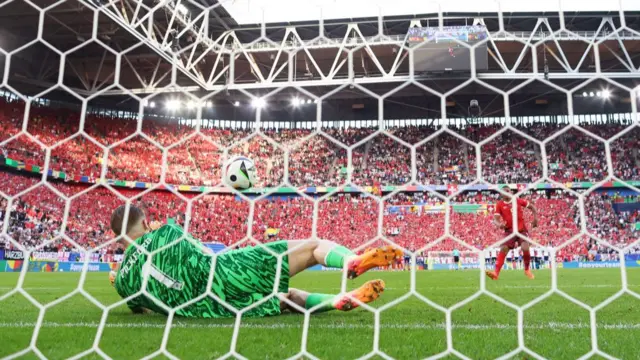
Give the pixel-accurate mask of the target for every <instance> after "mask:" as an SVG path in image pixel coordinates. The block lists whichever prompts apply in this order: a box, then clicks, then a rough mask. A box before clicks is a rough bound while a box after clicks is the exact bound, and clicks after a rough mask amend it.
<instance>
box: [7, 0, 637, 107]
mask: <svg viewBox="0 0 640 360" xmlns="http://www.w3.org/2000/svg"><path fill="white" fill-rule="evenodd" d="M92 1H93V2H83V1H77V0H68V1H64V2H55V1H54V0H32V1H31V2H26V1H10V2H5V3H3V6H2V7H0V48H2V49H4V50H6V51H7V52H9V51H13V54H12V55H11V62H10V68H8V67H6V66H5V64H6V57H5V56H3V55H1V54H0V78H2V76H3V72H4V71H5V69H8V70H9V74H8V76H7V79H8V82H7V83H8V84H9V85H11V86H12V87H13V88H14V89H16V90H18V91H20V92H21V93H22V94H25V95H30V96H36V95H37V94H40V93H41V92H42V91H43V90H45V89H48V88H51V87H53V86H54V85H55V84H56V83H57V82H58V80H59V79H60V74H59V72H60V69H64V75H63V76H62V81H63V83H64V85H65V86H67V87H68V88H70V89H72V90H73V91H74V92H75V93H76V94H79V95H81V96H83V97H87V96H89V95H92V94H93V93H95V92H98V91H104V93H103V95H104V96H100V97H99V99H96V100H91V103H90V104H89V105H92V103H93V102H94V101H96V102H97V101H98V100H99V101H100V102H102V101H105V102H112V103H113V104H116V105H118V106H121V105H122V104H124V105H126V104H127V101H128V100H130V98H131V97H130V96H129V95H128V93H127V92H126V91H132V92H134V93H136V94H138V95H139V96H140V97H144V96H147V95H148V94H150V93H156V92H175V88H173V87H172V86H170V85H171V82H172V78H174V79H175V81H174V83H175V84H176V85H177V86H180V87H181V89H182V90H183V91H184V92H191V93H192V94H193V95H194V96H197V97H202V96H204V95H206V94H209V93H211V92H212V91H215V90H224V91H222V92H220V93H218V95H217V96H218V97H224V96H225V91H226V94H231V95H228V96H229V97H230V98H231V97H233V96H235V95H234V94H237V90H239V89H243V90H247V91H251V92H252V94H254V95H255V96H262V95H263V94H265V93H267V92H269V91H272V90H273V89H275V88H285V89H284V90H282V91H280V92H279V93H277V94H275V95H274V96H273V97H281V98H282V99H283V100H284V101H286V102H288V101H289V99H290V97H291V96H292V95H295V94H296V93H297V94H299V92H297V90H295V89H294V88H293V87H300V88H304V89H305V90H306V91H309V92H310V93H312V94H315V95H316V96H321V95H322V94H326V93H327V92H330V91H332V90H335V89H336V88H337V87H339V86H342V85H345V84H346V83H348V82H349V81H353V82H355V83H358V84H361V85H362V86H365V87H366V88H367V89H369V90H370V91H372V92H375V93H376V94H384V93H385V92H387V91H390V90H392V89H394V88H396V87H398V86H399V85H401V84H402V83H403V82H405V81H406V79H407V74H408V73H409V61H408V57H407V56H405V55H406V54H404V53H403V52H404V51H406V46H407V45H406V37H405V35H406V34H407V31H408V29H409V28H410V27H411V26H416V24H420V25H422V26H435V25H436V24H437V21H434V19H437V18H438V11H442V19H443V24H444V25H445V26H457V25H465V24H469V25H471V24H472V23H474V22H475V21H477V20H481V21H482V22H483V23H484V24H485V25H486V27H487V29H488V30H489V32H491V33H493V34H494V35H495V36H496V37H495V38H494V39H492V41H491V43H490V44H489V48H490V50H491V51H492V52H493V53H494V54H495V55H496V56H495V57H494V56H490V57H489V63H488V68H487V69H486V71H484V73H483V75H485V76H486V77H485V78H483V80H485V81H488V82H489V83H490V84H491V85H492V86H495V87H497V88H500V89H506V88H508V87H514V86H517V84H519V83H521V82H523V81H525V80H527V79H529V78H528V77H527V76H529V75H531V74H533V73H534V72H535V71H537V72H538V75H539V76H542V75H541V74H542V72H543V69H544V67H543V65H544V64H543V61H542V58H543V56H546V57H547V58H548V68H549V72H550V76H551V81H553V82H554V84H556V85H558V86H559V87H562V88H568V87H570V86H575V84H576V82H578V83H579V82H582V81H585V80H588V79H589V78H590V77H593V72H594V66H595V65H594V54H593V49H592V47H590V43H589V41H591V42H595V41H602V44H601V48H600V52H599V55H598V56H599V60H600V64H601V67H602V71H603V72H604V71H608V72H610V74H612V73H614V74H622V75H625V76H624V77H622V78H620V79H616V81H618V82H619V83H622V84H624V85H627V86H635V85H637V74H638V71H640V69H639V70H635V69H638V68H639V67H640V55H638V54H640V33H633V32H630V31H627V30H625V31H620V32H616V31H615V30H616V29H617V28H619V27H620V26H621V25H622V19H623V18H624V19H625V20H626V27H627V28H629V29H636V30H637V29H640V2H638V1H629V0H622V1H621V2H618V1H611V2H600V1H598V2H596V1H590V0H586V1H573V0H568V1H562V6H563V8H562V10H563V12H562V13H561V12H559V5H558V4H559V2H558V1H555V0H540V1H534V2H523V1H516V0H504V1H502V4H501V6H502V8H501V9H502V13H503V20H504V28H505V30H506V31H508V32H509V33H510V34H511V35H512V36H513V38H511V37H509V36H511V35H509V36H505V35H504V34H502V35H499V34H496V32H497V31H498V30H499V18H498V14H497V12H498V7H497V2H495V1H488V0H475V1H466V0H461V1H450V2H442V3H441V4H440V8H437V7H436V6H435V5H434V4H435V2H424V3H423V2H418V1H409V0H397V1H393V7H389V6H388V5H389V4H390V3H391V2H387V3H385V2H378V3H377V5H376V4H374V5H372V3H373V2H372V1H364V0H349V1H341V2H337V1H321V0H311V2H309V1H307V2H296V3H295V4H294V3H293V2H290V1H289V0H269V1H268V4H269V7H268V8H266V9H265V11H261V10H260V9H261V8H263V7H264V5H265V4H267V1H266V0H250V1H247V0H241V1H221V2H220V3H219V6H215V7H211V6H213V5H216V4H218V2H217V1H216V0H189V1H187V0H182V1H179V0H171V1H168V2H167V1H165V2H160V1H158V0H141V1H137V0H121V1H120V2H119V4H121V5H122V6H120V5H118V6H115V5H114V4H115V3H114V2H110V3H109V2H107V1H106V0H92ZM288 1H289V2H288ZM273 4H277V5H273ZM303 4H304V6H303ZM452 4H455V5H452ZM378 5H380V6H378ZM96 6H101V7H100V11H97V12H96V11H95V7H96ZM138 6H139V7H140V8H139V11H136V9H138ZM320 6H323V7H324V9H325V10H324V11H323V12H322V17H323V19H324V23H323V24H322V25H321V24H320V22H319V21H318V19H319V16H318V14H319V12H316V11H317V10H318V8H319V7H320ZM36 7H40V8H41V9H44V8H47V7H48V8H47V11H46V12H44V16H41V13H40V12H39V11H38V9H37V8H36ZM203 7H206V8H207V11H203ZM618 7H622V8H624V10H625V11H624V13H623V14H621V13H620V11H619V8H618ZM276 10H277V11H276ZM338 10H339V11H338ZM314 14H316V15H314ZM176 15H177V16H176ZM379 15H382V16H383V18H381V19H379V18H378V16H379ZM561 19H562V20H564V23H565V27H566V29H567V30H570V31H572V34H561V35H560V36H559V38H557V39H554V38H551V37H549V34H550V33H551V32H553V31H557V30H558V29H559V28H560V24H561V21H560V20H561ZM147 20H150V21H149V22H151V20H152V24H153V29H151V30H152V31H151V32H149V29H148V28H147V27H146V26H140V25H141V24H142V23H144V24H148V23H147V22H146V21H147ZM263 20H264V21H265V22H267V23H268V24H267V25H266V26H265V27H264V28H261V26H260V24H258V23H260V22H262V21H263ZM605 20H606V21H608V22H607V23H605V22H604V21H605ZM40 21H41V24H42V29H40V30H41V34H42V40H44V41H43V42H35V43H32V42H31V41H33V40H34V39H35V38H36V36H37V34H38V24H39V22H40ZM204 21H206V25H205V26H202V25H201V24H203V23H204ZM131 24H134V25H135V26H134V25H131ZM202 28H206V29H207V30H208V33H207V34H204V35H202V33H200V32H199V30H200V29H202ZM172 29H175V30H177V31H178V33H179V36H178V38H179V41H178V44H177V45H178V46H177V47H176V48H177V49H179V51H178V53H179V54H177V57H179V58H180V60H181V61H174V59H173V55H176V52H175V50H174V48H173V45H172V36H171V34H170V32H171V30H172ZM321 29H322V34H323V35H324V37H325V39H323V40H322V41H318V39H317V38H318V36H319V35H320V33H321ZM94 31H95V38H96V40H97V41H90V40H91V38H92V36H93V32H94ZM290 31H295V33H293V32H290ZM198 34H200V35H198ZM229 34H232V35H233V37H234V40H233V41H227V42H224V41H226V40H225V39H227V38H225V36H227V35H229ZM380 34H383V35H384V36H383V37H380V36H378V35H380ZM614 35H615V36H619V37H614ZM261 36H263V37H264V38H266V39H264V38H262V39H260V37H261ZM580 36H581V37H580ZM584 39H587V40H589V41H584ZM300 41H301V42H304V44H305V49H302V48H301V46H300ZM366 42H369V43H368V44H367V46H364V44H365V43H366ZM527 42H529V44H531V43H534V42H540V43H543V44H544V46H538V47H537V49H533V48H532V50H536V51H528V50H527V49H528V48H527V47H526V46H525V43H527ZM83 44H86V45H84V46H82V47H79V46H81V45H83ZM249 44H251V45H249ZM281 44H282V45H281ZM343 45H344V46H343ZM369 45H370V49H369V48H368V46H369ZM279 47H280V48H279ZM53 48H55V49H56V50H59V51H61V52H64V51H69V52H68V53H67V54H65V56H64V58H62V57H61V56H60V54H59V53H57V52H55V51H53ZM543 48H546V49H547V50H546V55H545V54H543ZM72 49H75V50H73V51H70V50H72ZM191 50H195V51H194V52H193V54H192V53H191ZM561 51H562V53H560V52H561ZM232 52H235V54H236V56H235V58H234V59H235V60H234V61H235V62H234V73H233V74H230V72H229V70H228V69H229V63H230V59H231V58H232V56H231V53H232ZM279 52H282V54H280V55H278V54H279ZM116 53H120V54H122V56H121V57H119V58H117V57H116V55H115V54H116ZM245 53H246V54H245ZM287 53H289V54H291V55H294V56H293V57H292V58H291V60H289V62H290V64H289V65H287V66H290V67H291V68H292V69H288V68H287V67H286V66H285V67H284V68H282V66H283V63H284V62H286V61H287V55H286V54H287ZM445 53H446V51H445ZM534 53H536V54H537V55H535V56H537V69H535V68H534V64H535V63H534V61H533V57H534V55H533V54H534ZM347 54H350V55H351V57H352V61H351V63H352V64H351V65H348V66H342V67H340V66H339V64H340V63H347ZM445 55H446V54H445ZM498 55H499V56H500V58H498ZM192 60H193V61H192ZM498 60H501V61H502V60H503V62H504V63H505V64H506V66H508V67H509V69H511V67H514V66H515V69H514V70H513V71H510V72H507V71H505V66H504V65H505V64H500V63H499V61H498ZM61 62H64V64H61ZM396 63H397V65H398V66H397V69H395V70H393V71H394V72H395V73H394V74H395V75H393V76H389V73H391V70H390V69H392V68H394V66H395V65H394V64H396ZM218 64H221V65H218ZM517 64H519V65H517ZM316 65H317V66H316ZM516 65H517V66H516ZM349 66H350V67H351V68H350V69H349ZM225 67H226V68H225ZM569 67H570V68H571V69H574V68H575V69H576V71H568V70H567V68H569ZM274 68H275V69H284V70H283V71H281V72H280V73H279V74H275V75H274V76H273V77H272V78H269V77H270V73H271V72H272V71H273V69H274ZM225 69H227V70H225ZM380 69H383V70H384V71H386V72H387V74H384V73H382V72H380V71H379V70H380ZM172 70H175V71H174V72H173V74H172ZM632 70H633V71H632ZM274 72H275V71H274ZM210 75H211V76H210ZM116 76H118V81H117V83H118V84H119V87H117V88H116V87H113V85H115V84H116V81H115V80H114V79H115V78H116ZM231 76H233V81H230V78H231ZM350 76H351V79H350V78H349V77H350ZM403 76H404V77H403ZM501 76H502V77H501ZM581 76H582V77H581ZM394 77H397V78H398V79H394ZM268 78H269V79H268ZM289 78H291V79H293V80H288V79H289ZM468 78H469V73H468V72H467V73H464V74H456V73H439V74H431V75H428V76H426V78H425V79H418V80H420V81H422V83H423V84H424V85H425V86H429V87H431V88H434V89H438V90H439V91H441V92H443V93H444V92H446V91H447V90H451V89H452V88H454V87H455V86H458V85H460V83H461V82H462V81H464V80H466V79H468ZM611 78H615V77H614V76H611ZM390 79H391V80H393V81H389V80H390ZM329 80H330V81H329ZM604 85H605V84H601V81H600V82H598V83H597V84H596V83H594V84H593V86H592V87H593V88H594V89H595V90H598V89H599V88H602V87H603V86H604ZM109 86H112V87H111V88H109ZM125 89H126V90H125ZM0 90H5V89H2V88H1V87H0ZM347 90H348V89H347ZM347 90H345V91H342V92H341V93H340V94H337V95H336V96H334V98H335V99H339V100H341V101H345V102H349V101H352V99H355V98H358V97H361V98H367V97H369V96H368V95H364V94H363V93H362V92H357V91H347ZM415 90H416V89H415V87H407V88H406V89H403V90H402V91H399V92H397V95H398V96H407V97H413V98H416V99H415V101H416V102H421V101H422V99H421V98H420V97H421V96H424V92H420V91H415ZM587 90H588V91H590V89H587ZM505 91H506V90H505ZM545 91H546V92H548V91H549V87H548V86H546V85H544V84H541V83H538V82H534V83H532V84H531V85H529V86H527V87H525V88H524V89H523V91H522V92H523V93H525V92H529V93H538V94H539V93H541V92H545ZM61 92H63V91H61ZM58 93H60V92H58ZM58 93H55V94H54V93H49V94H46V97H48V98H54V97H55V96H57V95H58ZM457 93H458V94H465V93H466V94H467V95H469V96H481V95H482V94H486V96H491V98H493V97H494V96H495V93H493V92H492V91H490V90H489V89H487V88H485V87H483V86H479V85H478V86H467V87H465V88H464V89H460V90H459V91H457ZM555 93H558V92H557V91H556V92H555ZM67 95H68V94H67ZM107 95H109V96H107ZM557 95H558V96H564V94H557ZM523 96H527V97H528V96H529V95H525V94H523ZM72 100H74V99H72ZM456 100H457V102H458V103H460V104H462V103H465V102H466V103H468V100H467V99H466V98H463V99H456ZM74 101H76V100H74ZM234 101H235V98H234ZM234 101H230V102H229V103H233V102H234ZM405 103H406V102H405ZM493 103H496V102H495V101H494V102H493ZM349 106H350V105H349ZM367 106H368V105H367ZM434 106H439V105H437V104H435V105H434ZM465 109H466V105H465Z"/></svg>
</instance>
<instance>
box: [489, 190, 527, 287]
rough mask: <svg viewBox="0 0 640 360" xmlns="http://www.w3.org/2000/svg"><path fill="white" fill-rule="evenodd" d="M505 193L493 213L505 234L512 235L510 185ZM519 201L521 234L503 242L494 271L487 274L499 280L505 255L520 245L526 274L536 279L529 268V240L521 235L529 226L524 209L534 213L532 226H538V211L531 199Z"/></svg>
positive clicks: (518, 222) (518, 215)
mask: <svg viewBox="0 0 640 360" xmlns="http://www.w3.org/2000/svg"><path fill="white" fill-rule="evenodd" d="M502 190H503V192H504V193H505V195H503V196H502V200H498V203H497V204H496V209H495V213H494V214H493V223H494V224H495V225H496V226H498V227H499V228H501V229H503V230H504V232H505V235H506V236H508V235H511V233H512V232H513V215H512V213H511V210H512V206H513V205H512V204H511V200H512V197H511V196H509V195H507V194H513V193H512V192H511V189H510V188H509V187H506V186H505V187H504V188H502ZM516 201H517V207H518V210H517V216H516V217H517V220H516V225H517V226H518V232H519V234H515V235H514V236H513V237H512V238H511V239H509V241H507V242H506V243H504V244H502V246H501V247H500V252H499V253H498V259H497V261H496V268H495V270H493V271H487V276H488V277H490V278H491V279H493V280H498V277H499V276H500V270H502V266H503V265H504V260H505V257H506V256H507V253H508V252H509V250H510V249H516V248H517V247H518V245H520V247H521V248H522V258H523V262H524V274H525V275H526V276H527V277H528V278H529V279H534V278H535V276H533V274H532V273H531V270H530V269H529V265H530V264H531V252H530V251H529V242H528V241H527V240H525V239H524V238H522V237H521V234H522V235H525V236H526V235H527V227H526V226H525V223H524V209H529V210H531V212H532V213H533V222H532V223H531V226H532V227H534V228H535V227H537V226H538V212H537V211H536V208H535V206H533V203H531V202H530V201H527V200H524V199H520V198H518V199H516Z"/></svg>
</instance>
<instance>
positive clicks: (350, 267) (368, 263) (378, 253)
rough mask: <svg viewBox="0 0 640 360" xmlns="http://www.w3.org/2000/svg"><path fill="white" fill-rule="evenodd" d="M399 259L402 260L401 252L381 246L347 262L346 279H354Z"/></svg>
mask: <svg viewBox="0 0 640 360" xmlns="http://www.w3.org/2000/svg"><path fill="white" fill-rule="evenodd" d="M400 258H402V250H400V249H398V248H395V247H393V246H383V247H380V248H377V249H372V250H369V251H367V252H365V253H364V254H362V255H358V256H355V257H353V258H351V259H350V260H349V262H348V263H347V277H348V278H349V279H355V278H357V277H358V276H360V275H362V274H364V273H365V272H367V271H369V270H371V269H373V268H376V267H379V266H389V265H392V264H393V263H394V261H396V260H397V259H400Z"/></svg>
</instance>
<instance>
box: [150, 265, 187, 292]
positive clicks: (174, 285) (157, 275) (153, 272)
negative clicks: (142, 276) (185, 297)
mask: <svg viewBox="0 0 640 360" xmlns="http://www.w3.org/2000/svg"><path fill="white" fill-rule="evenodd" d="M145 269H146V270H147V271H145V273H147V274H149V276H151V277H152V278H154V279H156V280H157V281H158V282H159V283H161V284H162V285H164V286H166V287H168V288H169V289H174V290H182V286H183V284H182V283H181V282H180V281H178V280H175V279H173V278H171V277H170V276H169V275H167V274H165V273H163V272H162V271H161V270H160V269H158V268H157V267H156V266H155V265H153V264H145Z"/></svg>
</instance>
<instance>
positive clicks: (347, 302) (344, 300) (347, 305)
mask: <svg viewBox="0 0 640 360" xmlns="http://www.w3.org/2000/svg"><path fill="white" fill-rule="evenodd" d="M383 291H384V281H382V280H371V281H367V282H366V283H365V284H364V285H362V286H360V287H359V288H357V289H355V290H352V291H350V292H348V293H347V294H345V295H342V296H341V297H339V298H338V299H337V300H336V302H335V303H334V304H333V306H334V307H335V308H336V309H337V310H340V311H349V310H353V309H355V308H357V307H358V306H360V303H363V304H368V303H370V302H372V301H374V300H375V299H377V298H378V297H379V296H380V294H382V292H383ZM356 300H357V301H356Z"/></svg>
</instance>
